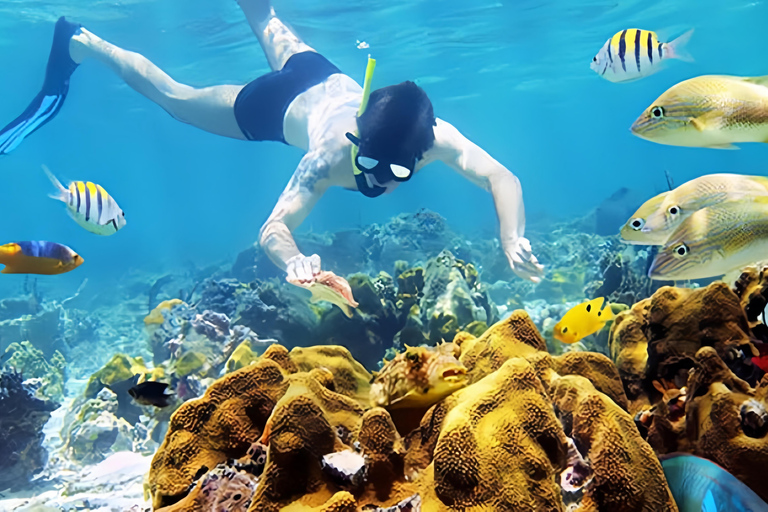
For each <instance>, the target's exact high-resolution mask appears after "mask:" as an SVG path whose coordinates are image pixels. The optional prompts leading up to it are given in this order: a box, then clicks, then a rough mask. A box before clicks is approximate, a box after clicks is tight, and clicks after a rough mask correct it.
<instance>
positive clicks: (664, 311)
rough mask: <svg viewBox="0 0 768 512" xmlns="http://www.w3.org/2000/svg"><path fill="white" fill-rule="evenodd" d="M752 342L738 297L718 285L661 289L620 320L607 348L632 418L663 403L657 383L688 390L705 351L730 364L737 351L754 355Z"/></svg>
mask: <svg viewBox="0 0 768 512" xmlns="http://www.w3.org/2000/svg"><path fill="white" fill-rule="evenodd" d="M752 339H753V337H752V334H751V332H750V326H749V323H748V321H747V317H746V315H745V313H744V309H743V307H742V304H741V301H740V299H739V296H738V295H736V293H734V291H732V290H731V289H730V288H729V287H728V286H727V285H726V284H725V283H723V282H716V283H712V284H710V285H709V286H707V287H705V288H700V289H684V288H674V287H671V286H664V287H662V288H659V290H657V291H656V293H654V294H653V296H652V297H650V298H648V299H645V300H644V301H641V302H639V303H637V304H635V305H634V306H633V307H632V308H631V309H630V310H629V311H626V312H623V313H620V314H619V315H618V317H617V319H616V321H615V322H614V325H613V327H612V328H611V333H610V339H609V344H610V351H611V354H612V357H613V358H614V361H615V362H616V365H617V366H618V368H619V373H620V374H621V376H622V379H623V380H624V383H625V391H626V393H627V395H628V397H629V399H630V401H633V402H635V404H634V405H631V406H630V411H631V412H633V413H634V412H636V411H638V410H640V409H642V408H643V406H644V405H646V404H648V403H651V404H653V403H656V402H658V401H659V399H660V398H661V396H660V393H659V392H658V391H657V390H656V388H657V387H658V386H654V385H653V381H660V382H673V383H675V384H676V387H677V388H682V387H684V386H685V384H686V379H687V374H688V371H689V370H690V369H691V368H692V367H693V366H694V355H695V354H696V351H697V350H699V349H700V348H701V347H703V346H712V347H714V348H715V350H716V352H717V354H718V356H719V357H720V358H721V359H724V360H731V359H733V354H734V353H738V352H741V353H746V354H756V349H755V347H754V346H753V345H752V343H751V341H752ZM750 372H751V369H750Z"/></svg>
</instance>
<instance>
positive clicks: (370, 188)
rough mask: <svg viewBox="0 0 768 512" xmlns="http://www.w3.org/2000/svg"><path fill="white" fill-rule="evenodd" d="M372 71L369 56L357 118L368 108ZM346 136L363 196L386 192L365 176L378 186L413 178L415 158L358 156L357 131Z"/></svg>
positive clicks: (356, 180)
mask: <svg viewBox="0 0 768 512" xmlns="http://www.w3.org/2000/svg"><path fill="white" fill-rule="evenodd" d="M374 69H376V59H372V58H371V57H370V55H369V56H368V66H367V67H366V68H365V82H363V100H362V102H361V103H360V108H359V109H358V111H357V117H360V116H361V115H363V112H365V109H366V108H367V107H368V100H369V98H370V96H371V81H372V79H373V71H374ZM346 136H347V139H349V140H350V142H352V151H351V155H352V171H353V172H354V174H355V182H356V183H357V188H358V190H360V192H362V193H363V194H364V195H365V196H367V197H378V196H380V195H381V194H383V193H384V192H386V190H387V189H386V188H385V187H379V186H376V185H374V184H370V183H369V181H368V179H367V178H366V176H365V174H369V175H371V176H373V177H375V178H376V181H377V182H378V183H380V184H383V183H387V182H390V181H400V182H402V181H408V180H409V179H411V176H413V171H414V169H415V167H416V158H415V157H413V158H399V159H393V158H391V157H389V158H388V159H387V160H384V159H379V158H375V157H376V155H360V143H361V140H360V137H359V133H358V131H357V130H356V131H355V133H354V134H352V133H349V132H347V134H346Z"/></svg>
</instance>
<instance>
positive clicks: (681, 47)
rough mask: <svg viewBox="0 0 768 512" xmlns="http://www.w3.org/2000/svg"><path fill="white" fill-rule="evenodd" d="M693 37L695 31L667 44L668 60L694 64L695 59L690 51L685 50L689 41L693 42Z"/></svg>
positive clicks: (690, 31)
mask: <svg viewBox="0 0 768 512" xmlns="http://www.w3.org/2000/svg"><path fill="white" fill-rule="evenodd" d="M692 35H693V29H691V30H689V31H688V32H686V33H685V34H683V35H681V36H680V37H678V38H677V39H675V40H674V41H670V42H669V43H667V48H666V50H667V58H670V59H678V60H682V61H684V62H693V57H692V56H691V54H690V53H688V50H686V49H685V46H686V45H687V44H688V41H690V40H691V36H692Z"/></svg>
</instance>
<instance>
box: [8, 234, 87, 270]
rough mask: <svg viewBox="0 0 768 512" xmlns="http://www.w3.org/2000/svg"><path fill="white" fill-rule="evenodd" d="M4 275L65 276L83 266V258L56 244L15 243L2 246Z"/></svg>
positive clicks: (41, 242)
mask: <svg viewBox="0 0 768 512" xmlns="http://www.w3.org/2000/svg"><path fill="white" fill-rule="evenodd" d="M0 264H3V265H5V268H4V269H3V270H2V271H1V273H3V274H41V275H55V274H63V273H65V272H69V271H71V270H74V269H76V268H77V267H79V266H80V265H82V264H83V258H82V256H80V255H79V254H77V253H76V252H75V251H73V250H72V249H70V248H69V247H67V246H66V245H61V244H57V243H56V242H45V241H38V242H13V243H10V244H5V245H0Z"/></svg>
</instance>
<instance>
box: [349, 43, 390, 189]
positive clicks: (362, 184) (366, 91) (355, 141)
mask: <svg viewBox="0 0 768 512" xmlns="http://www.w3.org/2000/svg"><path fill="white" fill-rule="evenodd" d="M375 69H376V59H372V58H371V56H370V55H368V65H367V66H366V68H365V81H364V82H363V99H362V101H361V102H360V108H359V109H357V117H360V116H361V115H363V112H365V109H366V108H367V107H368V99H369V98H370V97H371V82H372V81H373V71H374V70H375ZM359 136H360V135H359V133H358V130H355V133H354V135H353V134H351V133H347V138H348V139H349V140H350V141H352V150H351V151H350V155H351V156H352V172H353V173H354V174H355V181H356V182H357V188H358V189H359V190H360V192H362V193H363V194H365V195H366V196H368V197H376V196H379V195H381V194H383V193H384V191H385V190H386V189H384V188H380V187H374V188H371V187H370V185H368V182H367V181H366V180H365V176H363V172H362V171H361V170H360V169H359V168H358V167H357V152H358V151H359V148H358V145H359V144H360V139H359Z"/></svg>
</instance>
